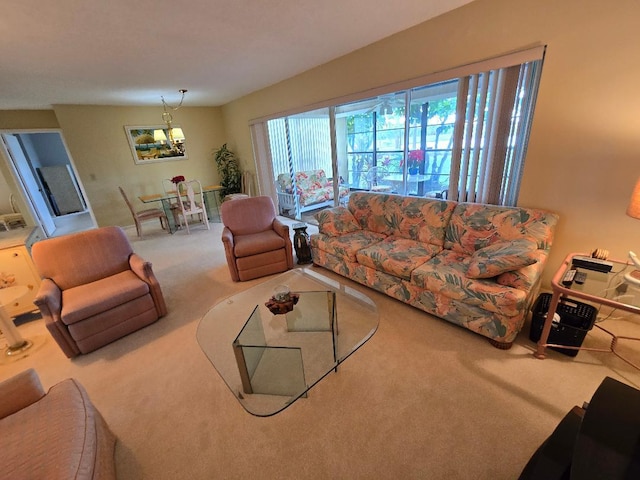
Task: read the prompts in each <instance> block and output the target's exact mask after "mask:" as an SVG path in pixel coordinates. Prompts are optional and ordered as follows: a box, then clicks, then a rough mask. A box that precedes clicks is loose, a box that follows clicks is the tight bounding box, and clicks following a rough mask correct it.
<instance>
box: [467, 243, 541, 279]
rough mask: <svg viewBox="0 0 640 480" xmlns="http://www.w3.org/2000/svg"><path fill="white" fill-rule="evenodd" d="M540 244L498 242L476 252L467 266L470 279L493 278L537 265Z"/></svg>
mask: <svg viewBox="0 0 640 480" xmlns="http://www.w3.org/2000/svg"><path fill="white" fill-rule="evenodd" d="M537 248H538V244H537V243H536V242H535V241H533V240H527V239H524V238H523V239H521V240H514V241H511V242H498V243H494V244H493V245H489V246H486V247H484V248H481V249H479V250H476V251H475V252H474V254H473V255H472V256H471V259H470V260H469V265H468V266H467V277H469V278H491V277H495V276H497V275H500V274H501V273H505V272H510V271H512V270H518V269H519V268H522V267H526V266H528V265H531V264H534V263H536V262H537V261H538V260H537V258H536V254H535V252H536V250H537Z"/></svg>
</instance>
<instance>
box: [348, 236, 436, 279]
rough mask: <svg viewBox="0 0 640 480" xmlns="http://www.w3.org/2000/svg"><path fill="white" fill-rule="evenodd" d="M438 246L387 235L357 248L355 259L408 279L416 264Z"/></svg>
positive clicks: (424, 260) (368, 265) (427, 256)
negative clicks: (375, 241) (369, 244)
mask: <svg viewBox="0 0 640 480" xmlns="http://www.w3.org/2000/svg"><path fill="white" fill-rule="evenodd" d="M439 251H440V248H439V247H436V246H435V245H430V244H428V243H422V242H418V241H416V240H410V239H408V238H396V237H387V238H385V239H384V240H382V241H381V242H379V243H375V244H373V245H371V246H370V247H366V248H363V249H362V250H359V251H358V252H357V254H356V259H357V260H358V263H360V264H361V265H366V266H367V267H371V268H374V269H376V270H380V271H381V272H385V273H390V274H391V275H395V276H396V277H400V278H404V279H405V280H409V279H410V278H411V272H412V271H413V269H414V268H416V266H418V265H421V264H423V263H425V262H426V261H427V260H429V259H430V258H431V257H433V256H434V255H435V254H436V253H438V252H439Z"/></svg>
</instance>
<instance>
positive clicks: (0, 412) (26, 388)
mask: <svg viewBox="0 0 640 480" xmlns="http://www.w3.org/2000/svg"><path fill="white" fill-rule="evenodd" d="M42 397H44V389H43V388H42V384H41V383H40V379H39V378H38V374H37V373H36V371H35V370H34V369H33V368H30V369H28V370H25V371H24V372H21V373H19V374H17V375H16V376H14V377H11V378H10V379H8V380H5V381H4V382H2V383H0V418H4V417H8V416H9V415H12V414H14V413H16V412H17V411H19V410H22V409H23V408H25V407H28V406H29V405H31V404H33V403H35V402H37V401H38V400H40V399H41V398H42Z"/></svg>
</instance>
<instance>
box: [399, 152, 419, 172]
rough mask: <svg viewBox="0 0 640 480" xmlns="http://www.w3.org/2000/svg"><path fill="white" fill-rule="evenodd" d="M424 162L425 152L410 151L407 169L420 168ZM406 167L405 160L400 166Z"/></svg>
mask: <svg viewBox="0 0 640 480" xmlns="http://www.w3.org/2000/svg"><path fill="white" fill-rule="evenodd" d="M422 162H424V150H409V155H407V167H408V168H418V167H420V164H421V163H422ZM403 165H404V159H403V160H402V161H401V162H400V166H401V167H402V166H403Z"/></svg>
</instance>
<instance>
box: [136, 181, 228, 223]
mask: <svg viewBox="0 0 640 480" xmlns="http://www.w3.org/2000/svg"><path fill="white" fill-rule="evenodd" d="M220 190H222V185H208V186H206V187H202V194H203V197H204V204H205V209H206V211H207V217H208V218H209V222H217V223H220V222H221V221H222V220H221V218H220V208H219V205H220V201H219V199H218V194H219V192H220ZM138 198H139V199H140V201H141V202H142V203H153V202H161V205H162V210H164V213H165V214H166V216H167V223H168V225H169V232H170V233H174V232H175V231H176V230H178V228H180V225H179V224H178V223H177V222H176V218H175V217H174V216H173V212H172V210H171V204H172V203H175V202H176V201H177V198H178V192H177V191H176V190H170V191H167V192H163V193H152V194H150V195H140V196H139V197H138Z"/></svg>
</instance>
